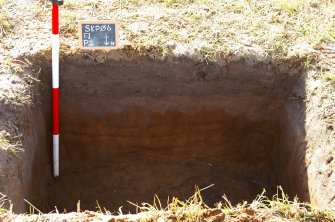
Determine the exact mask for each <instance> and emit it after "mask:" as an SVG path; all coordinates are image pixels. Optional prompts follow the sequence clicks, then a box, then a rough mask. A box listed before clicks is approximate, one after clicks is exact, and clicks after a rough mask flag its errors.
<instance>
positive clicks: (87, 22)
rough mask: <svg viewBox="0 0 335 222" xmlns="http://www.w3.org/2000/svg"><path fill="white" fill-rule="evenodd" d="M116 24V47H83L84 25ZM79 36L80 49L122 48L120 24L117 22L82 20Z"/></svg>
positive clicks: (79, 24)
mask: <svg viewBox="0 0 335 222" xmlns="http://www.w3.org/2000/svg"><path fill="white" fill-rule="evenodd" d="M111 23H112V24H115V44H116V46H113V47H111V46H94V47H85V46H83V45H82V43H83V35H82V34H83V30H82V24H111ZM78 26H79V28H78V35H79V47H80V49H85V50H105V51H108V50H114V49H119V48H120V45H119V44H120V35H119V24H118V22H117V21H115V20H80V21H78Z"/></svg>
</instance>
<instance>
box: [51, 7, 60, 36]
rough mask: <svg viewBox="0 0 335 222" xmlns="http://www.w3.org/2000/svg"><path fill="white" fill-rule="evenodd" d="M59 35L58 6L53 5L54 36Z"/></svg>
mask: <svg viewBox="0 0 335 222" xmlns="http://www.w3.org/2000/svg"><path fill="white" fill-rule="evenodd" d="M58 33H59V17H58V5H57V4H52V34H58Z"/></svg>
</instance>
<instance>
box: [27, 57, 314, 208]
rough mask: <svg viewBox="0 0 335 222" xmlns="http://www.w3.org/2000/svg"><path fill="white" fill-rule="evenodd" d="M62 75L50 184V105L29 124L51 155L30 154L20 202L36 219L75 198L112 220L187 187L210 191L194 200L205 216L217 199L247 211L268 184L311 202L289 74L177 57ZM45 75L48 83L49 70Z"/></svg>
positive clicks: (294, 78) (294, 80)
mask: <svg viewBox="0 0 335 222" xmlns="http://www.w3.org/2000/svg"><path fill="white" fill-rule="evenodd" d="M61 67H62V68H61V134H60V135H61V140H60V146H61V165H60V174H61V176H60V177H59V178H57V179H52V178H51V171H50V166H51V157H50V155H51V146H50V144H49V143H48V142H47V140H50V141H51V137H50V136H49V135H45V133H43V132H44V129H45V130H46V131H47V130H50V124H49V122H50V112H49V111H50V110H49V108H47V107H48V106H49V104H50V103H49V102H50V101H49V100H50V99H49V98H50V97H49V96H50V95H48V94H46V96H45V98H44V99H43V101H42V104H44V106H45V107H46V108H45V110H46V111H45V113H46V115H45V117H42V118H40V117H37V116H38V114H36V118H39V121H36V122H35V124H38V126H37V127H36V130H35V131H36V132H35V131H34V132H35V133H36V134H38V135H39V136H36V137H34V138H33V140H34V142H35V144H34V145H35V146H37V147H39V148H38V149H41V147H43V149H45V150H49V152H45V151H44V152H40V151H36V152H35V154H34V155H38V160H39V159H43V161H44V162H43V161H38V160H37V159H36V160H35V161H34V165H33V166H34V167H33V168H32V170H33V173H32V177H31V178H32V181H33V185H32V186H31V190H30V191H28V192H26V196H29V198H27V199H29V200H31V202H32V203H34V205H35V206H36V207H37V208H39V209H40V210H42V211H44V212H48V211H51V210H54V209H55V208H54V206H57V208H58V209H59V210H60V209H64V208H65V209H66V210H67V211H74V210H76V203H77V201H78V200H80V205H81V209H91V210H94V209H96V207H97V202H96V201H98V202H99V204H100V206H101V207H106V209H109V210H111V211H113V210H117V209H118V208H119V207H120V206H123V208H122V209H123V211H132V212H134V210H135V208H134V207H133V206H131V205H130V204H128V203H127V201H131V202H134V203H141V202H152V200H153V196H154V195H155V194H157V195H158V196H159V197H160V199H161V200H162V202H165V201H166V199H167V198H168V197H172V196H176V197H178V198H181V199H186V198H188V197H189V196H191V195H192V194H193V193H194V186H195V185H197V186H199V187H200V188H202V187H206V186H209V185H212V184H214V185H213V186H212V187H211V188H209V189H207V190H205V191H203V193H202V194H203V197H204V200H205V202H206V203H208V204H209V205H210V206H214V204H215V203H217V202H218V201H222V198H221V196H222V195H223V194H226V195H227V197H228V199H229V200H231V201H232V202H233V203H237V202H242V201H243V200H249V201H250V200H252V199H254V198H255V197H256V195H257V194H259V193H261V192H262V189H263V188H265V189H266V190H267V191H268V193H269V195H272V194H273V193H274V192H275V191H276V186H277V185H282V186H283V187H284V190H287V191H288V192H289V193H290V194H291V196H294V195H299V197H300V198H302V199H304V200H308V198H309V196H308V190H307V188H306V189H303V188H304V187H307V185H306V184H307V183H306V175H305V174H304V169H305V165H304V162H303V159H304V156H305V152H304V146H301V144H300V142H299V141H303V140H304V132H303V131H301V129H304V125H303V124H304V122H303V121H300V120H301V118H303V115H304V106H303V103H302V102H301V99H299V98H298V97H297V94H298V96H299V93H303V92H304V89H303V85H302V84H300V85H299V82H300V81H301V78H300V76H301V75H300V74H299V73H298V72H295V73H294V74H292V73H285V72H284V73H279V72H278V71H276V69H274V68H272V67H271V66H267V65H262V64H261V65H247V64H244V63H237V62H236V63H230V64H223V65H217V64H209V65H202V64H196V63H194V61H191V60H186V59H183V60H175V61H173V62H157V61H151V60H148V59H140V60H136V61H129V62H118V63H114V64H107V63H106V64H99V65H97V64H91V63H85V62H83V61H80V62H78V61H71V60H69V61H68V62H64V63H63V64H61ZM292 69H293V68H292ZM43 73H44V74H43V77H42V81H45V82H47V79H48V77H47V76H49V75H50V73H51V71H50V67H46V68H45V69H44V71H43ZM299 78H300V81H298V80H299ZM46 86H47V85H46ZM47 88H48V87H46V89H47ZM47 90H48V89H47ZM297 91H299V93H297ZM302 96H303V95H302ZM292 98H293V99H292ZM290 110H293V111H294V112H290ZM48 113H49V114H48ZM292 123H294V127H293V126H292V125H291V124H292ZM41 129H43V130H41ZM39 131H43V132H39ZM41 141H42V142H41ZM297 141H298V142H297ZM29 146H30V145H29ZM31 146H33V145H31ZM297 160H299V161H298V162H297ZM300 160H301V162H300ZM45 161H47V162H48V163H46V162H45ZM292 166H294V167H292ZM297 182H298V184H297Z"/></svg>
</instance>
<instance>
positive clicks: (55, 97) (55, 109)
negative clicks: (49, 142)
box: [52, 88, 59, 135]
mask: <svg viewBox="0 0 335 222" xmlns="http://www.w3.org/2000/svg"><path fill="white" fill-rule="evenodd" d="M52 133H53V134H54V135H58V134H59V89H58V88H53V89H52Z"/></svg>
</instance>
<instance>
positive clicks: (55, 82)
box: [52, 0, 63, 177]
mask: <svg viewBox="0 0 335 222" xmlns="http://www.w3.org/2000/svg"><path fill="white" fill-rule="evenodd" d="M62 3H63V1H55V0H52V134H53V175H54V176H55V177H58V176H59V8H58V7H59V5H61V4H62Z"/></svg>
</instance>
